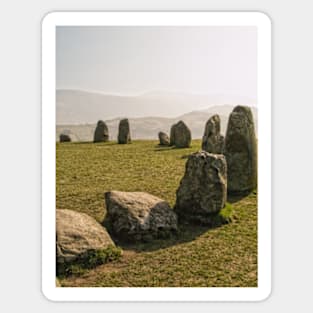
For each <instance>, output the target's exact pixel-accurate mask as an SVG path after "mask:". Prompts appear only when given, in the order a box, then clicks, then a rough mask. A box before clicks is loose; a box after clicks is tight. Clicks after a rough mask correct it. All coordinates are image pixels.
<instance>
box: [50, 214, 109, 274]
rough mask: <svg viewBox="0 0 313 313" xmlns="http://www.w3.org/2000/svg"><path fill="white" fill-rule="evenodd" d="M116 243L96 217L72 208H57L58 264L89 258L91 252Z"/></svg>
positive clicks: (62, 265)
mask: <svg viewBox="0 0 313 313" xmlns="http://www.w3.org/2000/svg"><path fill="white" fill-rule="evenodd" d="M110 246H114V243H113V241H112V239H111V237H110V235H109V234H108V233H107V231H106V229H105V228H104V227H103V226H102V225H101V224H99V223H98V222H97V221H96V220H95V219H94V218H92V217H91V216H89V215H87V214H85V213H79V212H75V211H72V210H56V257H57V266H58V267H59V268H62V267H64V265H65V264H71V263H74V262H75V261H82V260H84V259H86V258H88V255H89V253H90V252H94V251H98V250H104V249H106V248H108V247H110Z"/></svg>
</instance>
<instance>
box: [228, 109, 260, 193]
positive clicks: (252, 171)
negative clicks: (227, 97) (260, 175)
mask: <svg viewBox="0 0 313 313" xmlns="http://www.w3.org/2000/svg"><path fill="white" fill-rule="evenodd" d="M224 154H225V156H226V160H227V169H228V192H229V193H246V192H249V191H251V190H253V189H254V188H256V186H257V142H256V136H255V130H254V122H253V115H252V111H251V109H250V108H249V107H246V106H236V107H235V108H234V110H233V111H232V113H231V114H230V116H229V120H228V125H227V131H226V137H225V151H224Z"/></svg>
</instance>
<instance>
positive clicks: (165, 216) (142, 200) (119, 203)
mask: <svg viewBox="0 0 313 313" xmlns="http://www.w3.org/2000/svg"><path fill="white" fill-rule="evenodd" d="M105 203H106V209H107V216H106V222H107V224H108V225H109V227H110V228H109V229H110V230H111V231H112V232H113V234H114V235H115V236H116V237H117V238H119V239H120V240H122V241H139V240H143V241H150V240H153V239H154V238H158V237H162V238H165V237H168V236H169V235H170V234H171V233H172V232H176V231H177V216H176V214H175V212H174V211H173V209H172V208H171V207H170V206H169V204H168V203H167V202H166V201H164V200H162V199H160V198H158V197H155V196H153V195H150V194H148V193H146V192H122V191H110V192H106V193H105Z"/></svg>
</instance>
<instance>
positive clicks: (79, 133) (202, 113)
mask: <svg viewBox="0 0 313 313" xmlns="http://www.w3.org/2000/svg"><path fill="white" fill-rule="evenodd" d="M233 108H234V106H232V105H217V106H211V107H209V108H207V109H205V110H196V111H192V112H189V113H186V114H183V115H180V116H177V117H174V118H166V117H153V116H151V117H139V118H129V123H130V129H131V137H132V139H155V140H157V139H158V133H159V131H165V132H166V133H168V134H169V131H170V128H171V126H172V125H173V124H174V123H176V122H177V121H179V120H183V121H184V122H185V123H186V124H187V125H188V127H189V128H190V130H191V133H192V138H193V139H199V138H202V136H203V133H204V127H205V123H206V121H207V120H208V119H209V118H210V117H211V116H212V115H214V114H219V116H220V118H221V132H222V133H223V134H225V131H226V127H227V121H228V117H229V114H230V113H231V111H232V110H233ZM251 109H252V112H253V116H254V122H255V128H256V133H257V127H258V121H257V108H255V107H251ZM120 119H121V118H114V119H110V120H105V122H106V124H107V126H108V129H109V137H110V140H116V138H117V133H118V124H119V121H120ZM96 122H97V121H95V123H92V124H88V123H86V124H81V125H71V124H68V125H57V127H56V136H57V141H58V140H59V135H60V134H61V133H66V134H69V135H70V136H71V138H72V140H73V141H92V140H93V134H94V130H95V127H96Z"/></svg>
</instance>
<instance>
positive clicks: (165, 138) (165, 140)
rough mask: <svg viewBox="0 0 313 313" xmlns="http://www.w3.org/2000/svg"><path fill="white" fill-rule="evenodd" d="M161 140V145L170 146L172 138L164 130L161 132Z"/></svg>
mask: <svg viewBox="0 0 313 313" xmlns="http://www.w3.org/2000/svg"><path fill="white" fill-rule="evenodd" d="M159 140H160V146H169V145H170V138H169V137H168V135H167V134H166V133H164V132H159Z"/></svg>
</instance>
